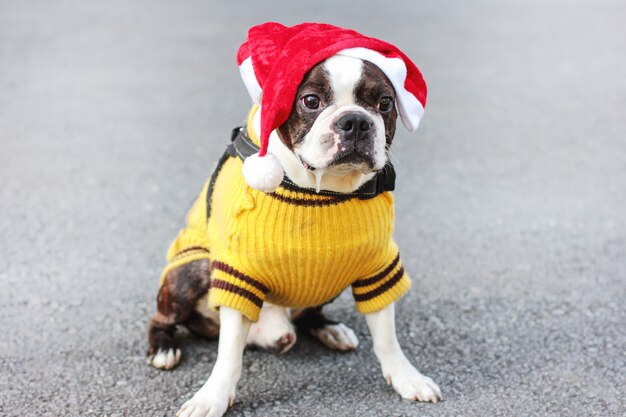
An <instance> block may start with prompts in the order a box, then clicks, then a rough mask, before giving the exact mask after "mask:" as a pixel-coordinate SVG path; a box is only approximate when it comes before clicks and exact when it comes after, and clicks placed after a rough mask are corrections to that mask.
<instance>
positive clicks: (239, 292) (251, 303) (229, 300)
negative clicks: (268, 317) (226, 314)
mask: <svg viewBox="0 0 626 417" xmlns="http://www.w3.org/2000/svg"><path fill="white" fill-rule="evenodd" d="M269 291H270V290H269V288H268V287H267V286H266V285H264V284H263V283H262V282H260V281H258V280H256V279H254V278H252V277H251V276H249V275H246V274H245V273H244V272H242V271H240V270H237V269H235V268H233V267H232V266H231V265H228V264H227V263H225V262H221V261H213V262H211V291H209V307H211V308H213V309H218V308H219V307H230V308H232V309H235V310H238V311H240V312H241V313H242V314H243V315H244V316H246V317H247V318H248V319H250V320H251V321H253V322H256V321H258V320H259V314H260V313H261V307H262V306H263V301H264V300H265V296H266V295H267V294H268V292H269Z"/></svg>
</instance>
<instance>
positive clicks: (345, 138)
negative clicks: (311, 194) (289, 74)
mask: <svg viewBox="0 0 626 417" xmlns="http://www.w3.org/2000/svg"><path fill="white" fill-rule="evenodd" d="M395 100H396V94H395V90H394V88H393V86H392V84H391V82H390V81H389V79H388V78H387V77H386V76H385V74H384V73H383V72H382V71H381V70H380V69H379V68H378V67H376V66H375V65H374V64H372V63H370V62H367V61H362V60H360V59H356V58H349V57H343V56H333V57H331V58H329V59H327V60H326V61H324V62H321V63H320V64H318V65H316V66H315V67H313V68H312V69H311V70H310V71H309V72H308V73H307V74H306V76H305V77H304V80H303V81H302V83H301V84H300V87H299V89H298V92H297V95H296V99H295V101H294V104H293V108H292V111H291V114H290V116H289V119H288V120H287V121H286V122H285V123H284V124H283V125H281V126H280V127H279V128H278V134H279V136H280V138H281V140H282V142H283V143H284V144H285V145H286V146H287V148H289V149H290V150H291V151H292V152H293V153H294V154H295V155H296V156H297V158H298V159H299V161H300V162H301V163H302V165H303V166H304V168H306V169H307V170H309V171H312V172H316V171H324V172H326V173H335V174H336V175H342V173H348V172H354V171H359V172H360V173H362V174H367V173H370V172H374V171H378V170H380V169H382V168H383V167H384V165H385V163H386V161H387V147H388V146H390V145H391V142H392V140H393V136H394V133H395V130H396V119H397V116H398V113H397V110H396V107H395Z"/></svg>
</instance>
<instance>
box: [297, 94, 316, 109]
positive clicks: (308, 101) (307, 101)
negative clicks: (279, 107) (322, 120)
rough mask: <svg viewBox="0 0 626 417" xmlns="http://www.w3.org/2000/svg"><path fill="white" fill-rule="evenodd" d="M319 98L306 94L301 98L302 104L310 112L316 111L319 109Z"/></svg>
mask: <svg viewBox="0 0 626 417" xmlns="http://www.w3.org/2000/svg"><path fill="white" fill-rule="evenodd" d="M320 101H321V100H320V98H319V97H318V96H316V95H315V94H307V95H306V96H304V97H302V104H303V105H304V107H306V108H307V109H310V110H317V109H319V107H320Z"/></svg>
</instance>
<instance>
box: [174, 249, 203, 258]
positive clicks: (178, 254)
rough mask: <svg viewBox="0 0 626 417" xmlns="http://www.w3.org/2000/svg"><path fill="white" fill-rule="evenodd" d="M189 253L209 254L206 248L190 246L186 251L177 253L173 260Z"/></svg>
mask: <svg viewBox="0 0 626 417" xmlns="http://www.w3.org/2000/svg"><path fill="white" fill-rule="evenodd" d="M191 251H200V252H206V253H211V252H210V251H209V250H208V249H207V248H205V247H202V246H190V247H188V248H187V249H183V250H181V251H180V252H177V253H176V255H174V258H176V257H178V256H180V255H182V254H184V253H187V252H191Z"/></svg>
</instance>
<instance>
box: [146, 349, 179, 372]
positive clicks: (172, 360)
mask: <svg viewBox="0 0 626 417" xmlns="http://www.w3.org/2000/svg"><path fill="white" fill-rule="evenodd" d="M180 356H181V352H180V349H159V350H158V352H157V353H156V354H155V355H154V356H151V357H149V358H148V364H150V365H152V366H154V367H155V368H158V369H172V368H174V367H175V366H176V365H178V363H179V362H180Z"/></svg>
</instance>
